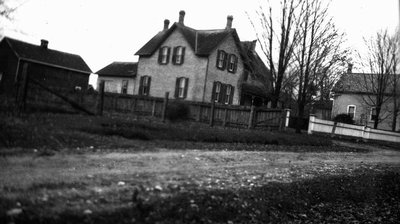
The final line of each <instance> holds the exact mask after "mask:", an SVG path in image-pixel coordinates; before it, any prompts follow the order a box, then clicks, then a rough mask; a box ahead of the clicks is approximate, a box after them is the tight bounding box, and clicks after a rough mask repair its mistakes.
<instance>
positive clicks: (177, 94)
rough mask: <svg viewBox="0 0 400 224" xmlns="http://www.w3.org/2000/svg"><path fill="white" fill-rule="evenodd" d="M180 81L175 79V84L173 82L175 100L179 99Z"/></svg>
mask: <svg viewBox="0 0 400 224" xmlns="http://www.w3.org/2000/svg"><path fill="white" fill-rule="evenodd" d="M180 80H181V78H176V82H175V98H178V97H179V81H180Z"/></svg>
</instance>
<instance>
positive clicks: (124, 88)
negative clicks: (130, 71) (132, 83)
mask: <svg viewBox="0 0 400 224" xmlns="http://www.w3.org/2000/svg"><path fill="white" fill-rule="evenodd" d="M121 93H122V94H127V93H128V80H122V85H121Z"/></svg>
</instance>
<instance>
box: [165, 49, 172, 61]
mask: <svg viewBox="0 0 400 224" xmlns="http://www.w3.org/2000/svg"><path fill="white" fill-rule="evenodd" d="M170 53H171V48H170V47H168V51H167V63H165V64H168V62H169V55H170Z"/></svg>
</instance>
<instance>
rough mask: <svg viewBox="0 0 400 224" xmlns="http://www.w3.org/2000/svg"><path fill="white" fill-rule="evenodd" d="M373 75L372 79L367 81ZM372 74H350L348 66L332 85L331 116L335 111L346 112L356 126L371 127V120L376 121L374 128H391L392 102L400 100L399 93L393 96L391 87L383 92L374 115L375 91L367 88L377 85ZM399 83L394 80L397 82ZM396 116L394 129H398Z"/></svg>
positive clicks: (338, 112) (399, 117)
mask: <svg viewBox="0 0 400 224" xmlns="http://www.w3.org/2000/svg"><path fill="white" fill-rule="evenodd" d="M370 78H373V79H374V81H373V80H369V79H370ZM375 79H376V76H375V75H373V74H366V73H352V72H351V68H350V69H349V70H348V72H347V73H346V74H343V75H342V77H341V78H340V79H339V80H338V82H337V83H336V84H335V86H334V88H333V90H332V92H333V99H334V100H333V106H332V117H335V116H336V115H338V114H348V115H350V116H351V117H352V118H353V120H354V122H355V123H356V124H358V125H365V126H368V127H374V121H375V119H378V120H379V124H378V129H383V130H392V125H393V113H394V101H393V100H397V103H398V104H399V103H400V98H399V96H397V97H393V93H392V89H393V88H392V87H391V86H388V87H387V88H386V92H385V93H384V103H383V105H382V107H381V112H380V115H379V117H377V114H376V94H374V93H373V92H372V91H371V89H372V88H373V87H372V86H373V85H376V84H377V81H376V80H375ZM398 81H400V79H398ZM397 86H400V83H399V82H398V85H397ZM399 128H400V116H397V122H396V128H395V130H396V131H397V130H400V129H399Z"/></svg>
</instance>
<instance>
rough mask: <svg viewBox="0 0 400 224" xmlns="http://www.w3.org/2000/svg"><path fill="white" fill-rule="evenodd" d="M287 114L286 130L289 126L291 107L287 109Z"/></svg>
mask: <svg viewBox="0 0 400 224" xmlns="http://www.w3.org/2000/svg"><path fill="white" fill-rule="evenodd" d="M285 114H286V117H285V130H286V128H288V127H289V121H290V109H285Z"/></svg>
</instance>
